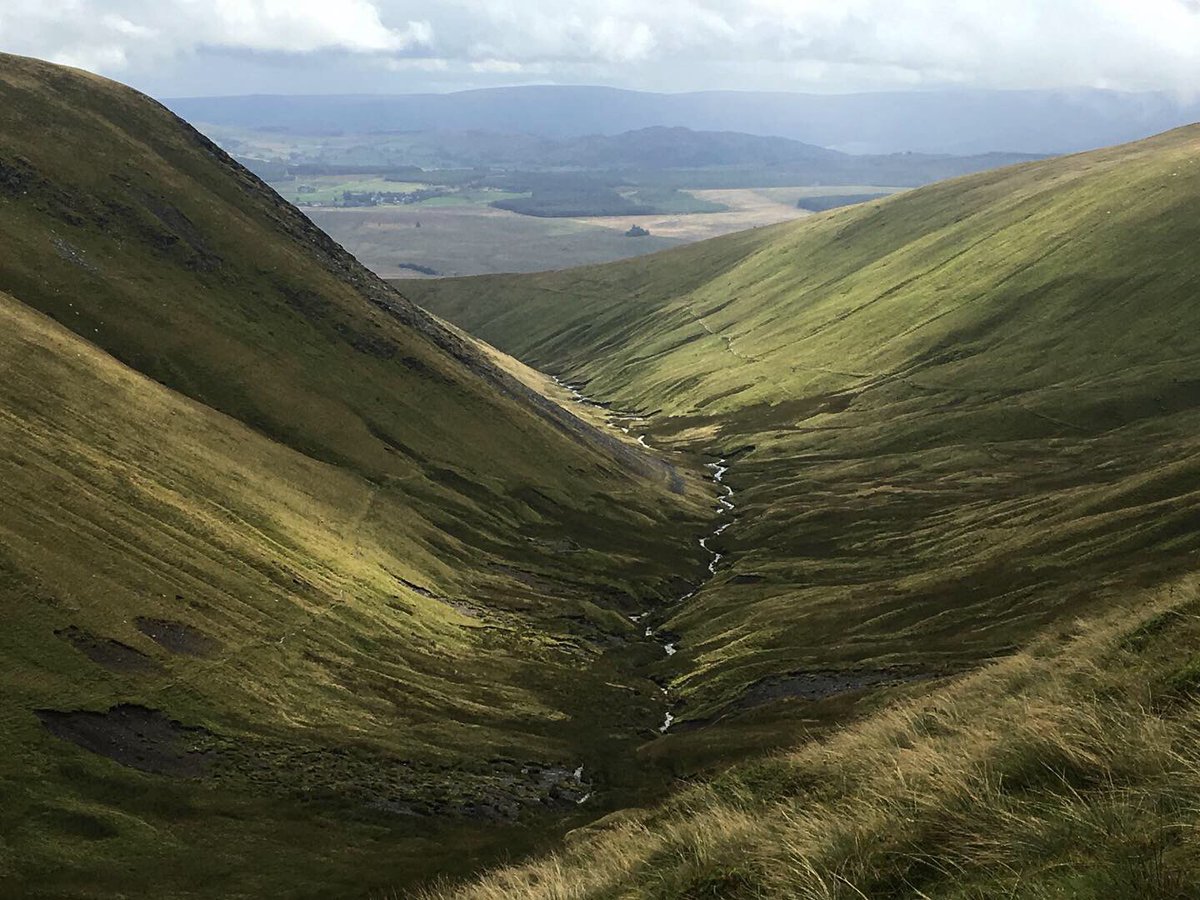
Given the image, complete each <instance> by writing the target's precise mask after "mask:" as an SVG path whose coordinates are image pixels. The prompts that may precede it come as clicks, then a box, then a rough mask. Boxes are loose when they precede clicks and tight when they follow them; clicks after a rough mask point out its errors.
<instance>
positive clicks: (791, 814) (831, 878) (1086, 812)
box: [427, 578, 1200, 900]
mask: <svg viewBox="0 0 1200 900" xmlns="http://www.w3.org/2000/svg"><path fill="white" fill-rule="evenodd" d="M1198 585H1200V582H1198V581H1197V579H1195V578H1189V579H1186V580H1185V581H1182V582H1180V583H1178V584H1176V585H1174V586H1173V587H1171V588H1170V589H1167V590H1163V591H1159V592H1156V593H1154V594H1153V595H1151V596H1148V597H1146V598H1144V599H1142V600H1140V601H1139V602H1138V603H1137V604H1136V606H1135V607H1134V608H1132V609H1126V610H1123V611H1121V612H1120V613H1118V614H1115V615H1108V616H1107V617H1104V618H1102V619H1098V620H1094V621H1088V622H1077V623H1074V625H1072V626H1071V627H1070V629H1068V630H1064V629H1061V628H1059V629H1055V630H1052V631H1050V632H1048V633H1046V634H1044V635H1043V636H1041V637H1040V638H1039V639H1038V640H1037V641H1036V642H1034V643H1033V644H1031V645H1030V646H1029V647H1028V648H1026V649H1025V650H1023V651H1021V652H1019V653H1017V654H1015V655H1013V656H1011V657H1008V658H1006V659H1003V660H1000V661H997V662H995V663H994V664H992V665H989V666H987V667H985V668H983V669H981V670H979V671H977V672H975V673H973V674H970V675H967V676H965V677H962V678H960V679H957V680H955V681H953V682H950V683H947V684H945V685H943V686H941V687H940V688H938V689H936V690H934V691H933V692H932V693H930V694H929V695H928V696H926V697H924V698H922V699H919V700H915V701H910V702H907V703H904V704H902V705H898V706H896V707H894V708H890V709H887V710H885V711H883V712H881V713H879V714H876V715H874V716H872V717H871V718H869V719H866V720H864V721H862V722H861V723H859V724H857V725H856V726H853V727H850V728H847V729H845V730H843V731H841V732H839V733H837V734H836V735H834V736H833V737H831V738H829V739H827V740H824V741H821V742H816V743H812V744H809V745H807V746H803V747H800V748H798V749H797V750H795V751H794V752H791V753H788V754H784V755H780V756H777V757H775V758H773V759H770V760H768V761H766V762H763V763H758V764H754V765H750V766H743V767H740V768H737V769H735V770H733V771H731V772H729V773H726V774H725V775H724V776H721V777H719V778H718V779H716V780H715V781H714V782H713V783H711V784H707V785H703V786H699V787H695V788H693V789H691V790H689V791H687V792H685V793H684V794H683V795H681V796H679V797H678V798H676V799H675V800H673V801H671V802H670V803H668V804H667V805H666V806H664V807H663V808H661V809H658V810H654V811H648V812H641V813H638V814H634V815H629V814H626V815H625V816H624V817H623V818H620V819H615V820H614V821H612V822H611V824H610V823H606V822H605V821H601V822H599V823H596V824H595V825H594V826H592V827H591V829H589V830H588V831H587V832H586V833H578V832H577V833H576V835H574V836H573V837H574V839H573V840H569V841H568V843H567V846H566V847H565V848H564V849H562V850H561V851H559V852H558V853H556V854H554V855H551V856H547V857H545V858H543V859H540V860H537V861H534V862H532V863H529V864H527V865H523V866H518V867H513V868H508V869H503V870H500V871H498V872H496V873H494V874H492V875H491V876H489V877H486V878H484V879H482V880H479V881H477V882H475V883H473V884H469V885H466V886H463V887H459V888H457V889H446V890H443V891H441V892H439V893H432V894H429V895H427V897H429V898H434V897H437V898H451V897H453V898H458V900H467V898H470V900H499V898H506V900H512V898H526V900H534V898H543V900H545V898H555V900H582V898H599V897H798V898H813V900H817V898H821V900H835V898H836V900H843V898H845V900H849V898H864V897H870V898H875V897H933V896H937V897H992V896H1013V897H1056V896H1078V897H1124V896H1138V897H1185V896H1194V895H1193V894H1190V893H1188V891H1189V890H1190V886H1191V885H1194V884H1195V883H1197V882H1196V881H1195V879H1196V878H1197V877H1200V862H1198V861H1200V839H1198V838H1197V832H1196V826H1197V824H1198V823H1200V709H1198V708H1197V706H1196V705H1194V704H1192V703H1191V702H1190V700H1189V699H1188V694H1187V691H1186V690H1182V689H1181V686H1180V685H1181V681H1180V671H1181V670H1182V671H1183V672H1185V673H1186V672H1187V671H1188V665H1187V662H1186V660H1187V659H1188V657H1189V656H1190V651H1191V647H1193V646H1194V644H1195V639H1196V636H1197V635H1198V634H1200V617H1198V616H1197V615H1196V614H1195V610H1196V609H1197V598H1198V597H1200V588H1198ZM1181 663H1183V665H1182V669H1181Z"/></svg>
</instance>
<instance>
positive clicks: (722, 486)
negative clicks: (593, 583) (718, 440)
mask: <svg viewBox="0 0 1200 900" xmlns="http://www.w3.org/2000/svg"><path fill="white" fill-rule="evenodd" d="M551 378H552V379H553V380H554V383H555V384H557V385H558V386H559V387H561V388H563V389H564V390H565V391H567V392H568V393H569V394H570V395H571V399H572V400H573V401H574V402H576V403H578V404H580V405H581V406H591V407H594V408H596V409H599V410H601V411H602V412H603V413H604V414H605V417H606V420H607V425H608V427H610V428H615V429H617V430H618V431H621V432H623V433H624V434H628V435H631V436H632V434H633V430H634V428H635V427H636V425H637V423H639V422H644V421H645V420H646V417H645V416H639V415H633V414H626V413H621V412H617V411H615V410H613V409H611V408H610V407H609V406H608V404H606V403H602V402H600V401H598V400H595V399H593V398H592V397H588V396H587V395H586V394H584V393H583V392H582V391H581V390H580V388H579V385H575V384H571V383H570V382H566V381H563V380H562V379H560V378H558V377H557V376H551ZM637 442H638V443H639V444H641V446H643V447H645V448H646V449H647V450H651V449H653V448H652V447H651V446H650V445H649V444H648V443H646V435H645V434H639V435H638V436H637ZM705 467H706V468H708V469H710V470H711V471H712V474H711V476H710V477H711V479H712V482H713V484H715V485H716V486H717V489H718V491H719V494H720V495H719V496H718V497H717V503H718V506H717V513H718V515H719V517H720V520H719V523H718V525H717V527H716V528H715V529H713V531H712V533H711V534H708V535H705V536H704V537H702V538H700V540H699V544H700V547H701V548H702V549H703V550H704V551H705V552H706V553H707V554H708V555H709V556H710V557H711V559H710V560H709V562H708V577H707V578H706V579H704V581H703V582H701V583H700V584H698V585H697V586H696V587H694V588H693V589H692V590H690V591H688V592H687V593H686V594H683V595H682V596H680V597H678V598H676V600H675V603H683V602H685V601H687V600H690V599H691V598H692V597H694V596H696V594H697V593H698V592H699V591H700V590H701V589H703V588H704V586H705V585H706V584H707V583H708V582H709V581H711V580H712V578H713V577H714V576H715V575H716V574H717V567H718V566H719V565H720V564H721V560H722V559H723V558H724V555H723V554H722V553H721V552H720V551H718V550H714V549H713V548H712V547H710V546H709V543H710V542H711V541H713V540H715V539H716V538H718V537H720V536H721V535H722V534H724V533H725V531H726V530H727V529H728V528H729V526H731V525H732V524H733V518H732V516H733V510H734V502H733V493H734V491H733V488H731V487H730V486H729V485H728V484H726V483H725V473H726V472H728V471H729V465H728V460H727V459H725V458H721V459H719V460H717V461H716V462H712V463H706V464H705ZM652 612H653V610H647V611H645V612H642V613H638V614H637V615H632V616H630V617H629V620H630V621H631V622H633V623H634V624H635V625H637V624H641V623H642V622H643V621H645V620H646V619H647V618H649V617H650V615H651V613H652ZM643 634H644V636H645V637H646V639H648V640H653V641H655V642H657V643H658V644H659V646H661V647H662V649H663V652H664V653H665V654H666V655H667V656H674V655H675V654H676V652H677V651H678V649H679V648H678V646H677V642H676V641H673V640H670V639H669V638H668V637H667V636H665V635H662V634H660V633H659V632H658V631H657V630H656V629H655V628H654V627H653V626H651V625H646V626H645V631H644V632H643ZM660 690H661V691H662V695H663V702H664V705H665V706H666V710H665V713H664V715H663V723H662V725H661V726H659V729H658V730H659V731H660V732H661V733H663V734H666V733H667V732H668V731H670V730H671V726H672V725H673V724H674V722H675V713H674V709H675V703H674V702H672V700H671V694H670V690H669V689H668V688H666V687H661V688H660Z"/></svg>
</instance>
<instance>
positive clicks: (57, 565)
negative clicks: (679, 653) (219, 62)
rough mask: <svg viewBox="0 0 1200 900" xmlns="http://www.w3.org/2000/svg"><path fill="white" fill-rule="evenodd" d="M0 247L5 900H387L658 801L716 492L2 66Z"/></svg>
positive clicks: (216, 178) (85, 100)
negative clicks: (669, 661)
mask: <svg viewBox="0 0 1200 900" xmlns="http://www.w3.org/2000/svg"><path fill="white" fill-rule="evenodd" d="M0 241H3V247H4V252H3V254H0V319H2V320H3V326H2V327H0V372H2V373H3V378H0V473H2V474H0V483H2V484H3V485H4V491H3V492H2V495H0V603H2V605H3V609H4V611H5V623H6V624H5V628H4V629H0V685H2V691H0V696H2V698H3V699H2V700H0V722H2V723H3V726H4V727H3V729H2V731H3V737H0V760H2V761H0V801H2V802H0V834H2V835H3V839H2V840H0V893H4V894H5V895H6V896H9V895H14V894H18V893H21V894H26V893H27V894H33V895H37V894H41V895H45V896H61V895H63V894H76V895H84V894H86V895H87V896H97V897H101V896H129V895H150V894H153V895H154V896H159V897H171V896H196V895H209V896H222V897H229V896H267V895H276V896H278V895H290V896H303V895H314V896H315V895H322V896H327V895H329V893H330V892H333V893H338V894H342V895H353V896H361V895H366V894H369V893H371V892H372V891H375V890H379V889H382V888H383V887H385V886H386V887H388V888H392V887H396V886H403V885H407V884H411V883H413V882H414V881H416V880H421V879H426V878H429V877H431V876H432V875H434V874H440V873H447V872H456V871H469V870H472V869H473V868H476V867H478V866H479V865H481V864H482V863H483V862H485V861H486V860H487V859H489V858H492V857H494V856H496V855H499V854H504V855H511V854H513V853H519V852H521V851H522V850H524V849H526V848H527V847H529V846H532V845H533V843H534V842H535V841H537V840H542V839H544V838H545V837H546V836H548V835H551V834H554V833H557V832H558V831H560V830H561V828H562V827H563V824H564V823H566V822H570V821H573V820H576V819H579V818H581V817H583V816H586V815H588V814H591V815H595V814H596V811H598V810H601V811H602V810H603V809H604V808H605V807H611V806H613V805H619V804H620V803H621V802H622V798H623V797H626V796H628V795H629V794H630V792H633V791H637V792H638V793H639V795H640V792H641V790H642V788H643V786H644V785H646V784H651V785H652V784H655V783H658V782H661V781H662V779H660V778H656V777H655V776H654V775H653V774H652V773H649V772H648V771H647V770H646V769H645V768H644V767H641V766H635V765H634V764H633V754H634V752H635V750H636V748H637V747H638V746H639V745H640V744H641V743H643V742H644V741H645V740H646V739H647V737H652V736H653V735H655V734H656V731H655V728H656V727H657V725H658V723H659V722H660V721H661V719H662V715H663V713H662V701H661V699H660V697H659V689H658V687H657V686H656V685H655V684H654V682H653V681H651V680H650V679H649V678H648V677H647V676H648V675H650V674H653V667H652V666H650V665H648V663H649V658H648V656H647V654H652V653H653V652H654V651H656V650H657V648H654V647H647V646H646V642H645V641H644V640H643V639H642V634H641V628H639V627H636V626H635V625H634V624H633V623H632V622H630V621H629V619H628V616H629V615H630V614H632V613H633V612H635V611H640V610H642V609H644V608H646V607H647V606H652V605H654V604H655V603H657V602H659V601H661V600H663V599H665V598H668V597H671V596H675V595H676V594H678V593H679V592H680V591H681V590H682V589H683V588H682V585H685V584H687V583H690V582H692V581H694V580H696V579H698V578H699V577H700V575H701V574H702V573H703V565H702V561H703V560H704V559H705V558H706V557H705V554H703V552H702V551H701V550H700V548H698V547H697V546H696V544H695V539H696V536H697V535H698V534H700V533H703V530H704V529H705V528H707V527H708V526H707V524H706V520H707V518H708V513H707V510H706V509H705V505H706V502H707V501H705V500H704V499H703V497H704V495H703V494H701V492H700V488H699V477H698V476H697V475H695V474H691V473H688V472H686V471H676V470H675V469H674V467H673V466H672V465H671V463H670V461H669V460H666V459H664V458H661V457H658V456H655V455H651V454H648V453H646V452H645V451H643V450H642V448H639V447H638V446H637V445H636V444H635V443H634V442H633V441H632V440H630V439H623V438H618V437H615V436H614V435H613V434H612V433H611V430H608V431H605V432H602V431H601V430H599V429H597V428H595V427H594V426H592V425H590V424H587V423H586V422H585V421H583V420H581V419H579V418H577V417H575V416H574V415H572V414H570V413H568V412H566V411H564V410H563V409H562V408H561V407H559V406H558V405H556V404H554V403H552V402H550V401H549V400H547V399H546V398H545V397H543V396H542V395H541V394H539V393H538V392H536V391H535V390H532V389H531V388H529V387H527V386H526V385H525V383H524V382H522V381H520V380H518V379H516V378H514V377H513V376H512V375H511V374H509V373H508V372H507V371H506V370H505V369H504V368H502V367H501V366H499V365H496V364H495V362H494V361H493V359H492V357H491V355H489V354H488V353H485V352H483V351H482V350H480V349H478V348H477V347H476V346H475V345H474V344H473V343H471V342H469V341H466V340H464V339H463V338H461V337H459V336H457V335H456V334H454V333H453V332H452V331H450V330H448V329H446V328H445V327H443V326H442V325H440V324H439V323H438V322H437V321H436V320H434V319H432V318H431V317H429V316H427V315H426V314H425V313H423V312H422V311H420V310H418V309H416V308H415V307H413V306H412V305H411V304H410V303H408V301H406V300H405V299H404V298H403V297H401V296H400V295H398V294H397V293H395V292H394V291H392V290H391V289H389V288H388V287H387V286H386V285H384V284H383V283H382V282H380V281H378V279H376V278H374V276H372V275H370V274H369V273H368V272H367V271H366V270H365V269H363V268H362V267H361V266H359V265H358V264H357V263H356V262H355V261H354V260H353V259H352V258H350V257H349V256H348V255H347V254H346V253H345V252H344V251H342V250H341V249H340V248H338V247H337V246H336V245H334V244H333V243H332V242H330V241H329V240H328V239H327V238H325V237H324V236H323V235H322V234H321V233H320V232H319V231H317V230H316V229H315V228H314V227H312V226H311V224H310V223H308V221H307V220H306V219H304V218H303V216H301V215H300V214H299V213H298V212H297V211H296V210H294V209H293V208H291V207H289V206H287V205H286V204H284V203H282V201H280V200H279V198H278V197H277V196H275V195H274V194H273V193H272V192H271V191H269V190H268V189H267V188H265V186H263V185H262V184H261V183H260V182H258V181H257V179H255V178H254V177H253V176H251V175H249V174H248V173H247V172H245V171H244V170H242V169H240V168H239V167H237V166H236V165H235V164H234V163H232V161H231V160H229V159H228V157H226V156H225V155H224V154H223V153H221V152H220V151H219V150H217V149H216V148H215V147H213V145H211V144H210V143H209V142H207V141H206V140H204V139H203V138H202V137H200V136H199V135H198V134H197V133H196V132H194V131H193V130H191V129H190V128H188V127H187V126H186V125H184V124H183V123H182V122H180V121H179V120H178V119H176V118H175V117H174V116H172V115H171V114H170V113H169V112H167V111H166V110H164V109H163V108H161V107H160V106H158V105H157V104H155V103H153V102H152V101H150V100H148V99H147V98H145V97H143V96H141V95H138V94H136V93H135V92H133V91H131V90H129V89H126V88H123V87H121V86H119V85H115V84H113V83H111V82H107V81H104V80H102V79H98V78H95V77H92V76H89V75H85V74H83V73H80V72H75V71H71V70H66V69H62V68H59V67H55V66H50V65H48V64H43V63H39V62H35V61H31V60H24V59H20V58H16V57H11V56H0ZM580 766H582V767H583V769H582V770H579V767H580ZM589 793H591V794H594V796H593V797H592V798H591V799H590V800H589V806H588V807H586V808H585V807H580V806H578V805H577V804H578V802H579V801H580V800H582V799H584V797H585V796H586V795H587V794H589ZM464 850H469V851H470V852H464Z"/></svg>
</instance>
